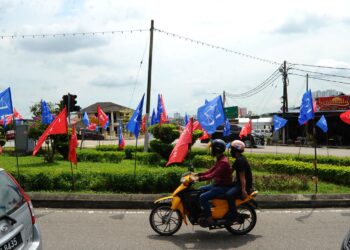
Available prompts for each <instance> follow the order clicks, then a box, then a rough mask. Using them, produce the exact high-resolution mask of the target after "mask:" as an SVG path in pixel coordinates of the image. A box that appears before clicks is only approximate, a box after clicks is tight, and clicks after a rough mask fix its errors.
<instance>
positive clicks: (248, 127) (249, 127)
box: [239, 119, 253, 139]
mask: <svg viewBox="0 0 350 250" xmlns="http://www.w3.org/2000/svg"><path fill="white" fill-rule="evenodd" d="M252 130H253V124H252V120H251V119H249V122H248V123H246V124H245V125H244V126H243V128H242V130H241V132H239V138H241V139H242V138H243V137H246V136H248V135H249V134H251V133H252Z"/></svg>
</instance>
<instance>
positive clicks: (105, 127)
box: [103, 119, 109, 129]
mask: <svg viewBox="0 0 350 250" xmlns="http://www.w3.org/2000/svg"><path fill="white" fill-rule="evenodd" d="M108 126H109V119H108V120H107V122H106V123H105V125H104V126H103V129H107V128H108Z"/></svg>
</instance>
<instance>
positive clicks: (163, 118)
mask: <svg viewBox="0 0 350 250" xmlns="http://www.w3.org/2000/svg"><path fill="white" fill-rule="evenodd" d="M160 102H161V105H162V111H163V112H162V113H161V115H160V124H163V123H168V122H169V119H168V115H167V113H166V109H165V105H164V99H163V96H162V95H160Z"/></svg>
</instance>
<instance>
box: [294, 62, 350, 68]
mask: <svg viewBox="0 0 350 250" xmlns="http://www.w3.org/2000/svg"><path fill="white" fill-rule="evenodd" d="M290 65H292V66H293V65H299V66H304V67H314V68H324V69H339V70H350V68H341V67H331V66H320V65H311V64H301V63H291V64H290Z"/></svg>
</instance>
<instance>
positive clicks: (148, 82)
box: [144, 20, 154, 152]
mask: <svg viewBox="0 0 350 250" xmlns="http://www.w3.org/2000/svg"><path fill="white" fill-rule="evenodd" d="M153 31H154V21H153V20H151V29H150V42H149V54H148V78H147V99H146V132H145V144H144V151H145V152H147V151H148V141H149V135H148V125H149V122H148V118H149V112H150V106H151V82H152V54H153Z"/></svg>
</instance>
